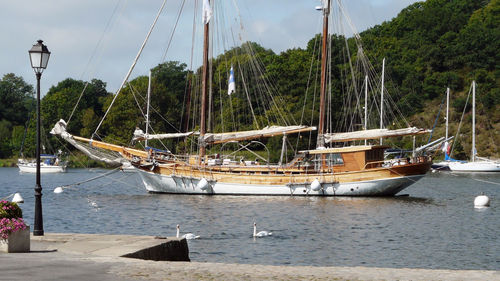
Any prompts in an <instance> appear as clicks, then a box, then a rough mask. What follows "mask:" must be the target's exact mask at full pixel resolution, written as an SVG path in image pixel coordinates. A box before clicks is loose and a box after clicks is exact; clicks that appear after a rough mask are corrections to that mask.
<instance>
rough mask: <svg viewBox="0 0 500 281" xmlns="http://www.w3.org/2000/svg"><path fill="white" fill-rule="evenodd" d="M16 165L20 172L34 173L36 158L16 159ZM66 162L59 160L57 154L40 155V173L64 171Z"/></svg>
mask: <svg viewBox="0 0 500 281" xmlns="http://www.w3.org/2000/svg"><path fill="white" fill-rule="evenodd" d="M17 166H18V167H19V171H20V172H21V173H36V159H33V160H27V159H24V158H21V159H18V160H17ZM66 167H67V163H66V162H65V161H61V160H60V159H59V157H58V156H56V155H51V154H41V155H40V173H42V174H49V173H64V172H66Z"/></svg>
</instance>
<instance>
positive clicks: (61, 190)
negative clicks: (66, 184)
mask: <svg viewBox="0 0 500 281" xmlns="http://www.w3.org/2000/svg"><path fill="white" fill-rule="evenodd" d="M62 192H63V188H62V187H60V186H58V187H56V188H54V193H62Z"/></svg>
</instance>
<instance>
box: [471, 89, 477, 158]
mask: <svg viewBox="0 0 500 281" xmlns="http://www.w3.org/2000/svg"><path fill="white" fill-rule="evenodd" d="M470 159H471V161H472V162H474V161H476V81H472V155H471V157H470Z"/></svg>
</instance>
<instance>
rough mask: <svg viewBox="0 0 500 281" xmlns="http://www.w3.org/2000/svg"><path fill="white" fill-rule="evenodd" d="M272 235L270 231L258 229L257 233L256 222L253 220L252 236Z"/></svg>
mask: <svg viewBox="0 0 500 281" xmlns="http://www.w3.org/2000/svg"><path fill="white" fill-rule="evenodd" d="M271 235H273V233H272V232H267V231H265V230H263V231H259V232H258V233H257V224H256V223H255V222H254V223H253V237H266V236H271Z"/></svg>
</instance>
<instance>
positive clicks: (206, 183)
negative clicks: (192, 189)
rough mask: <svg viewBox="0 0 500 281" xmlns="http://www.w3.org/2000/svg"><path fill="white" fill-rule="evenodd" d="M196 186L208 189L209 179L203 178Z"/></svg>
mask: <svg viewBox="0 0 500 281" xmlns="http://www.w3.org/2000/svg"><path fill="white" fill-rule="evenodd" d="M196 187H197V188H199V189H201V190H207V189H208V181H207V180H206V179H205V178H201V180H200V181H199V182H198V184H197V185H196Z"/></svg>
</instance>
